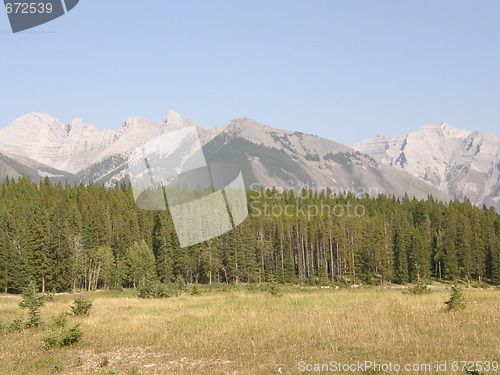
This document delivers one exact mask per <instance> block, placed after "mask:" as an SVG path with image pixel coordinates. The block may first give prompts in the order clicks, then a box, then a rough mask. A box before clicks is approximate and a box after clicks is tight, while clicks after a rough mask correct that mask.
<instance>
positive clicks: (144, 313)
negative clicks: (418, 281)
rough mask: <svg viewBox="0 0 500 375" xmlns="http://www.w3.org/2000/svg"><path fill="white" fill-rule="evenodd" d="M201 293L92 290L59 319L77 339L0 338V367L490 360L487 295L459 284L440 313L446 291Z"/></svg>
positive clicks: (498, 330) (493, 308)
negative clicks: (458, 297)
mask: <svg viewBox="0 0 500 375" xmlns="http://www.w3.org/2000/svg"><path fill="white" fill-rule="evenodd" d="M200 289H201V290H202V294H201V295H197V296H190V295H185V296H180V297H175V298H169V299H157V300H144V299H139V298H136V297H135V294H134V293H133V292H130V291H126V292H124V293H108V292H105V293H102V292H101V293H92V294H90V295H89V297H90V298H92V299H94V303H93V304H94V306H93V309H92V311H91V314H90V316H89V317H83V318H72V319H71V321H70V323H74V322H80V323H81V324H82V328H83V331H84V340H83V341H82V342H81V343H79V344H77V345H75V346H74V347H69V348H63V349H54V350H49V351H47V350H44V349H43V346H42V343H41V338H42V337H44V336H46V335H47V330H46V329H45V328H40V329H31V330H25V331H21V332H18V333H9V334H5V335H1V336H0V373H1V374H16V375H17V374H50V373H56V372H59V373H62V374H113V373H115V374H252V375H253V374H276V373H279V371H280V372H281V373H283V374H296V373H299V371H298V363H299V361H305V362H307V363H329V362H330V361H339V362H343V363H353V362H356V361H363V362H364V361H379V362H384V363H388V362H393V363H394V362H397V363H400V364H404V363H411V364H413V363H422V364H423V363H430V364H434V363H435V362H436V361H440V362H442V361H445V360H446V361H448V362H449V363H451V361H462V360H472V361H493V360H496V361H500V292H499V291H498V290H491V289H490V290H465V295H466V298H467V301H468V307H467V309H466V310H464V311H461V312H457V313H450V312H447V311H446V310H445V305H444V303H443V302H444V301H445V300H447V298H448V296H449V290H433V291H432V292H431V293H429V294H425V295H409V294H404V293H403V292H402V291H401V290H398V289H382V288H367V289H364V288H360V289H349V290H344V289H340V290H335V289H299V288H292V287H289V288H286V289H283V290H282V292H283V294H282V295H281V296H272V295H271V294H269V293H266V292H263V291H258V290H254V291H251V290H247V289H245V288H241V289H235V288H229V290H227V291H222V290H221V288H212V289H207V288H200ZM18 302H19V298H17V297H16V298H12V297H10V296H9V297H6V296H3V297H2V296H0V320H3V321H4V322H7V321H11V320H12V319H13V318H14V317H15V316H16V314H18V313H20V312H21V310H20V309H19V307H18V306H17V303H18ZM71 302H72V296H57V297H56V299H55V301H54V302H51V303H47V304H46V305H45V306H44V307H43V319H44V320H45V321H49V320H50V317H51V316H54V315H56V314H58V313H60V312H62V311H69V307H68V306H69V305H70V304H71ZM448 369H449V365H448ZM314 373H317V372H314ZM352 373H359V372H352ZM423 373H429V372H421V374H423ZM430 373H436V374H437V373H440V372H437V371H435V372H430ZM441 373H442V372H441ZM447 373H452V372H451V371H448V372H447ZM460 373H463V372H460ZM490 373H493V372H490Z"/></svg>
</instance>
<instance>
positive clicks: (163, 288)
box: [138, 279, 179, 298]
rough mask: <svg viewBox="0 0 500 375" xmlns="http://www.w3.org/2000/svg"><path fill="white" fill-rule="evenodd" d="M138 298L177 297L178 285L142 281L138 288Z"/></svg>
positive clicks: (156, 281) (147, 280) (150, 280)
mask: <svg viewBox="0 0 500 375" xmlns="http://www.w3.org/2000/svg"><path fill="white" fill-rule="evenodd" d="M138 292H139V294H138V296H139V298H167V297H175V296H177V295H179V289H178V284H177V283H176V284H163V283H161V282H160V281H158V280H152V279H143V280H142V281H141V283H140V284H139V288H138Z"/></svg>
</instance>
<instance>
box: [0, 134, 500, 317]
mask: <svg viewBox="0 0 500 375" xmlns="http://www.w3.org/2000/svg"><path fill="white" fill-rule="evenodd" d="M277 136H279V135H277ZM279 137H281V136H279ZM288 137H295V135H293V134H289V135H288ZM214 141H215V140H214ZM282 141H283V142H284V143H285V144H286V137H283V139H282ZM217 142H219V143H217ZM216 144H217V145H219V146H221V147H224V139H223V138H220V139H216ZM231 144H232V143H231ZM235 145H236V146H238V147H235ZM235 145H233V146H232V147H235V148H234V150H232V151H233V153H234V155H235V157H238V158H239V157H241V158H245V160H246V158H247V156H248V155H252V152H253V151H252V150H254V149H253V148H252V147H259V146H258V145H253V144H247V143H245V142H244V141H241V143H237V144H235ZM240 146H241V147H240ZM206 151H207V152H208V154H210V156H211V157H212V161H218V160H217V157H218V156H217V155H218V153H217V148H210V147H208V148H207V150H206ZM272 152H273V155H274V159H273V160H275V167H276V171H275V173H276V174H280V173H281V174H283V176H282V178H283V179H284V180H288V178H291V179H295V178H296V179H298V180H301V181H305V180H304V179H307V176H306V173H305V171H298V170H293V171H292V170H290V169H289V168H288V164H287V162H286V160H287V158H288V159H289V156H288V155H287V154H283V153H282V152H278V151H272ZM311 152H312V151H311ZM335 155H337V154H332V155H331V156H327V159H328V158H334V159H335V158H340V159H338V160H340V161H343V162H348V161H349V163H355V162H356V161H357V160H358V159H359V158H364V157H365V156H363V155H357V154H356V153H353V154H352V153H351V154H341V155H337V156H335ZM235 160H236V159H235ZM349 163H348V164H349ZM283 169H284V170H285V171H286V172H284V171H283ZM250 172H251V171H250ZM273 173H274V172H273ZM293 176H295V177H293ZM246 182H247V183H248V181H246ZM247 197H248V207H249V211H250V216H249V217H248V218H247V219H246V220H245V221H244V222H243V223H241V224H240V225H239V226H238V227H237V228H235V229H234V230H232V231H230V232H228V233H226V234H224V235H222V236H219V237H217V238H213V239H211V240H209V241H206V242H204V243H201V244H197V245H194V246H190V247H187V248H182V249H181V248H180V247H179V243H178V240H177V236H176V231H175V228H174V223H173V220H172V218H171V216H170V213H169V212H168V211H163V212H155V211H146V210H141V209H139V208H137V206H136V205H135V203H134V198H133V195H132V191H131V189H130V188H128V187H127V186H125V185H121V186H117V187H116V188H114V189H109V188H105V187H103V186H97V185H89V186H83V185H77V186H74V187H71V186H69V185H64V186H63V185H62V184H59V185H52V184H51V183H50V182H49V181H48V180H44V181H42V182H40V183H39V184H35V183H32V182H30V181H28V180H27V179H23V178H21V179H19V180H18V181H17V182H15V181H13V180H9V181H8V182H4V183H2V184H0V290H1V291H2V292H5V291H7V292H12V293H21V292H22V291H23V290H24V288H25V287H26V286H27V285H28V283H29V282H30V281H33V282H34V283H35V286H36V288H37V291H41V292H42V293H45V292H46V291H54V292H62V291H78V290H95V289H98V288H114V289H120V288H122V287H138V286H139V284H140V281H141V280H142V279H143V278H146V279H148V280H156V279H158V280H159V282H161V283H163V284H165V285H167V286H168V287H164V286H158V285H161V284H155V285H156V286H155V287H154V288H152V290H160V291H155V292H151V293H150V292H147V293H142V294H144V295H148V294H152V295H162V294H163V295H165V294H167V295H170V294H172V293H171V290H172V289H173V286H171V285H170V283H174V284H175V283H177V280H178V279H179V277H182V279H183V280H184V284H185V283H207V284H212V283H225V284H240V283H259V284H263V283H265V282H266V281H268V280H271V278H274V280H276V281H277V282H279V283H302V284H305V283H309V284H311V285H325V284H333V283H340V284H355V283H360V282H361V283H364V284H367V283H368V284H377V283H380V284H386V283H390V282H396V283H400V284H407V283H416V282H418V281H419V280H425V281H426V282H428V281H429V280H431V279H433V278H436V279H442V280H462V281H465V282H468V283H469V284H470V285H483V284H484V283H486V284H488V285H491V284H496V285H498V284H499V283H500V216H499V215H498V214H497V213H496V212H495V210H494V209H488V208H486V207H485V208H482V209H480V208H477V207H474V206H472V205H471V204H470V203H468V202H464V203H463V202H459V201H458V200H455V201H452V202H448V203H442V202H438V201H435V200H434V199H433V198H432V197H429V199H427V200H417V199H410V198H409V197H404V198H402V199H396V198H392V197H387V196H384V195H380V196H378V197H377V198H369V197H366V196H365V197H358V196H356V195H355V194H353V193H345V194H340V195H334V194H333V193H332V191H330V190H328V189H327V190H325V191H321V192H313V191H310V190H307V189H304V190H303V191H300V192H297V191H284V192H281V193H280V192H279V191H278V190H277V189H266V190H264V189H262V190H259V191H247ZM356 206H361V207H362V208H363V212H364V214H363V215H360V216H357V215H354V214H353V207H356ZM266 207H267V208H266ZM310 207H314V208H315V209H314V210H312V211H308V209H309V208H310ZM321 207H323V208H322V209H321ZM349 207H351V209H350V211H349ZM334 208H336V209H335V210H334ZM316 209H318V210H316ZM339 209H340V210H339ZM266 210H267V211H266ZM315 210H316V211H315ZM339 211H341V212H342V211H343V214H340V215H339V214H338V212H339ZM334 213H337V214H334ZM143 288H144V287H143ZM163 288H165V289H166V290H167V291H166V292H165V291H161V290H162V289H163ZM185 288H186V286H185V285H181V286H180V287H179V286H177V287H176V288H175V289H176V290H179V289H180V290H182V291H186V289H185ZM148 289H151V288H148ZM176 293H177V292H176ZM32 323H33V325H36V324H34V321H33V322H32Z"/></svg>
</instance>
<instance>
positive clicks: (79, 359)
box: [74, 357, 83, 367]
mask: <svg viewBox="0 0 500 375" xmlns="http://www.w3.org/2000/svg"><path fill="white" fill-rule="evenodd" d="M74 366H75V367H80V366H83V359H82V357H78V358H76V359H75V364H74Z"/></svg>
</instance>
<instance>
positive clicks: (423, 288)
mask: <svg viewBox="0 0 500 375" xmlns="http://www.w3.org/2000/svg"><path fill="white" fill-rule="evenodd" d="M430 291H431V290H430V289H429V288H428V287H427V285H425V284H424V283H417V284H415V285H414V286H412V287H410V288H408V292H409V293H410V294H427V293H429V292H430Z"/></svg>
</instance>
